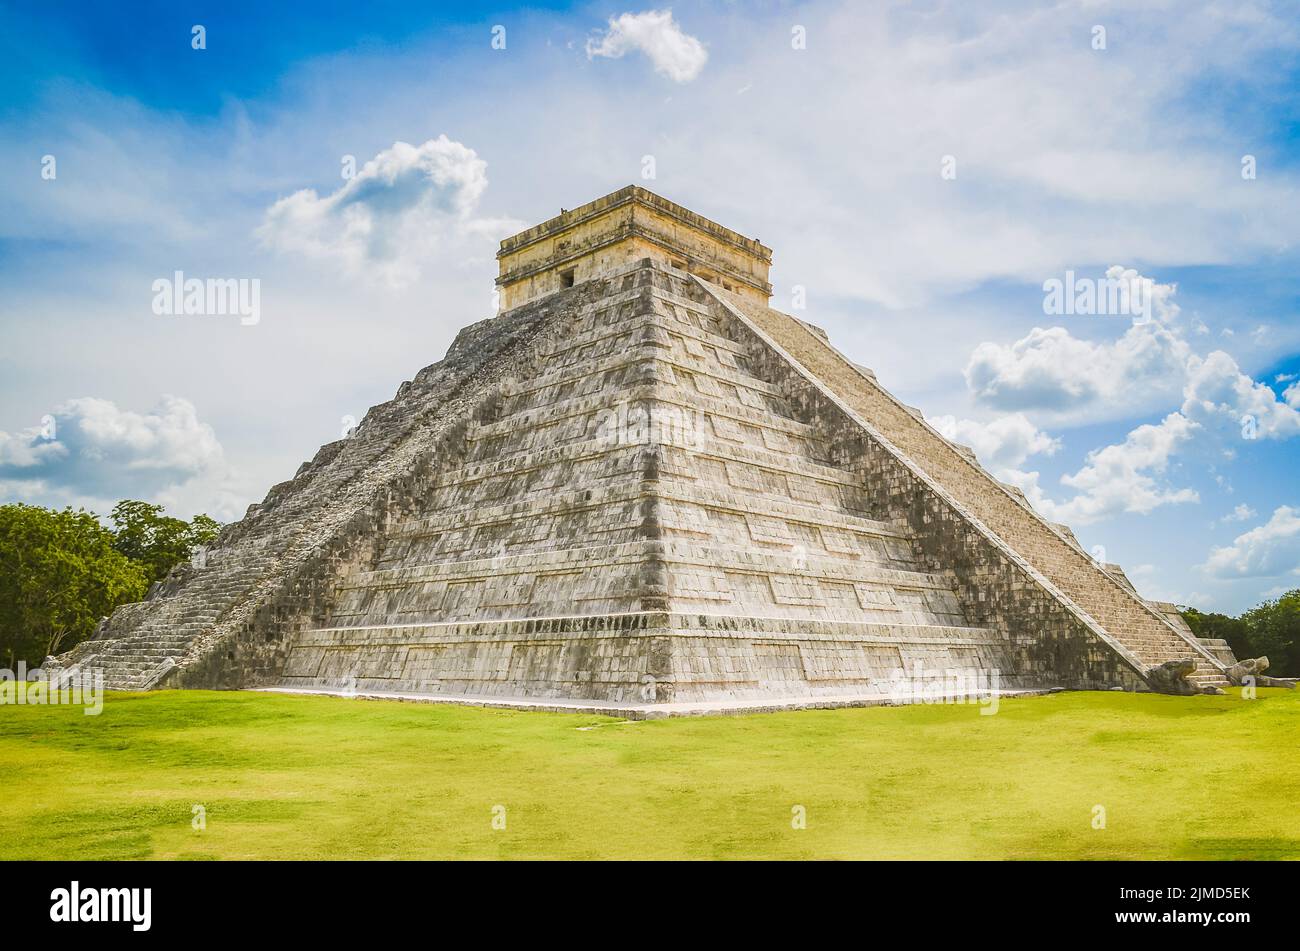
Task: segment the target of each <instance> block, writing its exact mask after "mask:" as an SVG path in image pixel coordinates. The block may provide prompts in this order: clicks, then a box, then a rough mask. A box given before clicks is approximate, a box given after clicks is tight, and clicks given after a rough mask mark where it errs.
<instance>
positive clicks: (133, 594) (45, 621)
mask: <svg viewBox="0 0 1300 951" xmlns="http://www.w3.org/2000/svg"><path fill="white" fill-rule="evenodd" d="M148 587H149V580H148V577H147V575H146V573H145V569H144V568H143V567H142V566H140V565H138V564H136V563H135V562H133V561H131V559H129V558H127V557H126V556H125V555H123V554H122V553H121V552H119V551H118V550H117V549H116V548H114V536H113V533H112V532H110V531H109V530H108V529H107V528H105V527H104V526H103V525H101V524H100V522H99V519H98V518H96V517H95V515H94V514H93V513H91V512H87V511H84V510H78V511H76V512H74V511H73V510H72V509H71V508H66V509H64V510H63V511H55V510H53V509H45V508H40V507H39V506H35V505H22V504H14V505H0V658H2V659H3V660H4V661H5V665H6V666H7V667H9V668H10V669H13V667H14V666H15V665H16V664H17V663H18V661H20V660H23V661H26V662H27V664H28V665H29V666H36V665H38V664H40V663H41V661H42V660H44V659H45V656H46V655H47V654H54V653H58V652H59V651H63V650H67V649H68V648H70V647H72V646H73V645H75V644H76V643H77V642H78V641H81V640H84V639H85V638H87V637H89V636H90V634H91V633H92V632H93V631H94V629H95V625H96V624H97V623H98V622H99V620H100V619H101V618H103V617H106V616H107V615H109V614H111V613H112V612H113V609H114V608H115V607H117V606H118V605H119V604H124V603H126V602H128V601H138V600H140V599H141V598H142V597H144V594H145V591H146V590H147V589H148Z"/></svg>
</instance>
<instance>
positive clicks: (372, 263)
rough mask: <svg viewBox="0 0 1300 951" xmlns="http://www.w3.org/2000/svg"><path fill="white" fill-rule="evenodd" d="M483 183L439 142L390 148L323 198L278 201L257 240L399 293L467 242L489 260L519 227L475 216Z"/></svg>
mask: <svg viewBox="0 0 1300 951" xmlns="http://www.w3.org/2000/svg"><path fill="white" fill-rule="evenodd" d="M487 184H488V181H487V162H485V161H483V159H481V158H479V157H478V155H477V154H476V153H475V152H474V150H473V149H471V148H467V147H466V146H464V145H462V144H461V143H459V142H453V141H452V140H450V139H448V138H447V137H446V136H445V135H441V136H439V137H438V138H436V139H430V140H429V141H427V142H425V143H424V144H423V145H418V146H416V145H410V144H409V143H406V142H394V143H393V145H392V147H391V148H388V149H385V150H384V151H382V152H380V153H379V154H378V155H376V156H375V157H374V158H373V159H371V160H370V161H368V162H366V163H365V165H364V166H362V167H361V169H360V170H359V171H357V173H356V175H354V176H353V177H352V178H351V179H349V180H348V181H347V182H346V183H345V184H344V185H343V186H342V187H340V188H338V189H337V190H336V191H334V192H332V193H331V194H329V195H326V196H325V197H323V198H322V197H321V196H320V195H318V194H317V193H316V191H315V190H314V189H310V188H305V189H302V190H300V191H297V192H294V193H293V194H292V195H289V196H288V197H287V198H281V199H280V200H279V201H277V202H276V203H275V204H274V205H272V206H271V207H270V208H269V209H267V211H266V214H265V216H264V218H263V221H262V224H261V226H260V227H259V228H258V230H257V234H258V237H259V238H260V239H261V240H262V242H263V243H264V244H266V245H267V246H269V247H273V248H275V249H277V250H280V251H288V252H292V253H297V254H302V255H305V256H307V257H313V258H328V259H335V260H338V261H340V262H342V263H343V264H344V266H345V267H347V268H348V270H349V271H350V272H352V273H354V274H360V275H363V276H374V277H378V278H379V279H380V280H382V281H384V282H386V283H388V284H390V285H392V286H395V287H403V286H405V285H407V284H409V283H410V282H412V281H413V280H415V279H416V278H418V277H419V275H420V272H421V270H422V268H424V267H426V266H427V265H428V264H429V263H430V262H431V261H432V260H433V259H435V257H437V256H439V255H442V256H445V255H447V254H449V253H454V254H458V255H459V254H463V250H462V249H463V246H464V245H465V243H466V242H469V243H471V245H473V244H477V245H479V246H480V247H481V249H482V253H490V252H492V251H495V248H493V247H492V246H491V242H492V241H494V240H496V239H499V238H501V237H504V236H505V235H506V234H508V233H509V232H511V231H515V230H518V229H520V228H522V227H523V225H522V224H521V223H520V222H516V221H512V220H506V219H485V218H479V217H477V216H476V214H475V213H476V210H477V208H478V204H479V200H480V199H481V198H482V197H483V192H484V191H485V190H486V189H487Z"/></svg>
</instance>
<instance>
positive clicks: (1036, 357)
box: [965, 266, 1191, 420]
mask: <svg viewBox="0 0 1300 951" xmlns="http://www.w3.org/2000/svg"><path fill="white" fill-rule="evenodd" d="M1106 275H1107V277H1110V278H1116V279H1124V280H1125V281H1126V286H1127V283H1136V282H1138V281H1144V280H1146V279H1145V278H1143V277H1142V276H1141V275H1139V274H1138V273H1137V272H1136V271H1133V270H1131V269H1124V268H1121V267H1119V266H1114V267H1111V268H1109V269H1108V270H1107V272H1106ZM1148 286H1150V287H1151V289H1152V290H1151V293H1152V297H1153V300H1152V303H1153V307H1152V315H1151V317H1152V319H1150V320H1145V319H1140V318H1135V319H1133V320H1132V322H1131V323H1130V325H1129V326H1128V327H1127V328H1126V329H1125V331H1124V333H1123V335H1122V336H1120V337H1119V338H1118V339H1117V340H1115V341H1113V342H1103V343H1094V342H1092V341H1089V340H1082V339H1079V338H1078V337H1075V336H1073V335H1072V334H1071V333H1070V331H1068V330H1066V329H1065V328H1064V327H1051V328H1047V329H1044V328H1041V327H1035V328H1034V329H1033V330H1031V331H1030V332H1029V334H1028V335H1027V336H1025V337H1023V338H1021V339H1020V340H1017V341H1016V342H1015V343H1013V344H1011V345H1010V346H1006V345H1002V344H998V343H992V342H986V343H982V344H980V345H979V346H978V347H976V348H975V350H974V351H973V352H972V353H971V356H970V360H969V361H968V362H967V365H966V369H965V377H966V385H967V388H968V389H969V390H970V392H971V394H972V395H973V396H974V398H975V399H976V400H977V401H978V402H980V403H983V404H985V405H987V406H991V407H994V408H997V409H1002V410H1039V411H1044V412H1047V413H1049V414H1051V415H1053V416H1056V417H1059V418H1061V419H1075V420H1082V419H1095V418H1099V417H1105V416H1108V415H1113V414H1123V415H1131V414H1132V413H1133V411H1134V408H1135V407H1136V406H1143V405H1149V404H1150V403H1151V401H1152V400H1153V399H1155V398H1159V397H1160V396H1164V397H1166V398H1172V397H1174V396H1176V395H1177V394H1178V392H1179V388H1180V387H1181V385H1182V381H1183V379H1184V378H1185V377H1186V368H1187V363H1188V360H1189V359H1190V357H1191V348H1190V347H1189V346H1188V344H1187V343H1186V342H1185V341H1184V340H1183V339H1182V335H1181V332H1180V329H1179V328H1178V327H1177V325H1176V320H1177V317H1178V312H1179V309H1178V305H1177V304H1176V303H1174V301H1173V295H1174V293H1175V290H1176V288H1175V286H1174V285H1172V284H1158V283H1155V282H1151V283H1150V284H1149V285H1148ZM1073 319H1074V320H1079V321H1099V320H1107V321H1113V320H1115V319H1116V318H1113V317H1082V316H1081V317H1075V318H1073Z"/></svg>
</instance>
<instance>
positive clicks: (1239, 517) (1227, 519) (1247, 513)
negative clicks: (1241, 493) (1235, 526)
mask: <svg viewBox="0 0 1300 951" xmlns="http://www.w3.org/2000/svg"><path fill="white" fill-rule="evenodd" d="M1258 514H1259V513H1258V512H1256V511H1255V510H1254V509H1253V508H1251V507H1250V506H1249V505H1247V504H1246V503H1245V502H1242V503H1241V504H1239V505H1237V506H1235V507H1234V508H1233V510H1232V511H1231V512H1229V513H1228V514H1227V515H1225V516H1223V517H1222V518H1221V519H1219V522H1218V524H1220V525H1230V524H1232V523H1233V522H1244V521H1247V520H1248V519H1252V518H1254V517H1255V516H1256V515H1258Z"/></svg>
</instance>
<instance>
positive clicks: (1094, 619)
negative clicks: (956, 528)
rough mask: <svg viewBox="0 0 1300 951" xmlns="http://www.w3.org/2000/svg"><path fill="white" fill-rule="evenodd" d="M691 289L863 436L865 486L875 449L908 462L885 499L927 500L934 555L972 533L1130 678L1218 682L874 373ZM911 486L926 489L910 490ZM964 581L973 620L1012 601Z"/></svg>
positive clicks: (1175, 633)
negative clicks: (1162, 671) (1174, 667)
mask: <svg viewBox="0 0 1300 951" xmlns="http://www.w3.org/2000/svg"><path fill="white" fill-rule="evenodd" d="M700 287H701V289H702V290H703V291H704V293H706V294H708V295H709V296H710V297H711V298H713V299H714V300H716V301H717V302H718V303H719V304H720V305H721V306H722V307H723V308H724V309H725V310H726V311H727V312H728V313H730V314H731V315H732V316H733V317H734V318H735V319H736V320H738V321H739V322H740V323H742V324H743V325H744V326H745V328H746V329H747V330H748V331H749V332H750V333H752V334H754V335H755V336H756V337H758V338H760V339H761V340H762V341H763V342H764V344H765V346H766V347H767V348H768V350H769V351H770V352H771V353H773V354H774V355H775V357H776V359H777V361H778V363H779V364H780V365H781V366H782V367H785V368H787V369H788V371H789V372H791V373H793V374H794V376H795V377H797V378H798V381H799V382H798V383H797V384H796V385H799V386H802V387H804V388H805V390H806V391H807V392H808V393H809V394H810V398H812V399H813V400H814V401H820V402H822V403H823V404H825V406H826V407H827V409H828V411H830V412H833V413H835V414H837V415H839V416H840V417H841V418H842V419H844V420H847V421H849V423H850V426H849V429H850V431H852V430H857V431H858V432H859V433H862V434H866V435H867V439H866V442H865V443H864V449H865V450H866V451H865V452H864V453H863V454H862V456H861V458H862V459H863V460H864V461H865V463H866V464H865V465H864V466H863V467H862V468H863V471H864V473H866V474H867V475H868V479H867V482H868V484H870V485H873V486H876V487H877V488H879V487H882V486H888V484H889V482H890V477H886V478H884V479H883V480H882V478H881V476H882V475H884V473H880V472H875V473H872V472H871V470H872V469H873V468H874V463H873V461H872V458H873V456H874V457H880V455H881V452H883V453H884V454H885V455H887V456H891V457H893V459H895V460H899V461H903V462H904V463H905V468H906V469H907V470H908V471H907V473H905V474H900V475H899V477H898V478H897V479H896V480H895V481H896V483H897V484H896V485H895V486H894V487H892V488H887V489H886V491H888V492H892V493H893V494H895V495H897V496H898V497H899V499H900V500H902V501H906V500H911V501H912V503H913V504H915V503H916V502H924V503H925V506H924V510H923V511H920V512H916V513H914V514H913V516H912V518H911V520H910V522H911V525H912V527H913V529H914V531H915V532H916V533H917V534H918V536H919V537H921V538H922V539H923V540H924V542H925V543H926V544H927V545H928V546H929V547H931V548H932V549H934V550H935V551H936V552H943V550H944V549H945V548H947V549H949V556H950V560H951V558H952V557H954V556H957V555H958V554H959V553H958V551H957V550H956V549H954V548H953V546H952V540H953V539H952V538H950V537H946V535H949V534H951V533H945V531H944V530H943V526H945V525H946V524H949V523H956V524H958V525H961V526H964V527H965V528H967V529H969V528H974V529H975V530H976V532H977V534H978V535H980V536H982V538H983V540H984V542H985V543H987V544H992V545H993V546H994V547H995V548H996V549H999V550H1000V552H1001V554H1002V557H1003V559H1004V560H1005V559H1009V560H1010V561H1011V562H1012V563H1014V564H1015V565H1016V568H1017V572H1018V575H1019V579H1020V580H1019V581H1018V582H1015V583H1014V584H1015V585H1017V586H1021V587H1023V586H1027V587H1028V588H1029V589H1031V590H1033V592H1034V594H1036V595H1041V594H1043V593H1046V594H1047V595H1048V597H1049V599H1050V601H1051V602H1052V603H1053V604H1055V605H1057V606H1058V607H1064V608H1065V609H1066V610H1067V611H1068V613H1069V614H1070V615H1072V616H1073V617H1074V619H1075V621H1076V623H1077V624H1078V625H1081V626H1082V627H1083V628H1086V629H1087V630H1088V631H1089V636H1090V637H1091V638H1092V639H1094V640H1096V641H1099V642H1100V643H1102V644H1104V645H1105V646H1106V648H1108V649H1109V651H1110V652H1111V653H1113V654H1114V655H1116V656H1117V657H1119V658H1120V659H1121V660H1122V661H1123V662H1124V663H1125V664H1126V665H1127V666H1128V667H1129V668H1131V669H1132V670H1133V671H1134V672H1136V673H1137V674H1139V676H1141V677H1143V678H1144V679H1147V678H1148V676H1149V672H1150V671H1151V670H1152V669H1153V668H1155V667H1158V666H1160V665H1162V664H1165V663H1167V662H1170V661H1180V660H1191V661H1193V662H1194V663H1195V665H1196V669H1195V672H1194V673H1193V674H1192V676H1191V677H1189V678H1188V679H1189V681H1191V682H1192V683H1195V684H1199V685H1201V686H1205V687H1214V686H1223V685H1225V684H1226V683H1227V681H1226V678H1225V677H1224V676H1223V674H1222V670H1221V665H1220V663H1219V662H1218V661H1217V659H1216V658H1215V657H1214V656H1213V654H1212V653H1211V652H1210V651H1208V650H1207V649H1206V648H1205V647H1204V646H1203V645H1201V644H1200V643H1199V642H1198V641H1196V639H1195V638H1194V637H1190V636H1189V633H1188V632H1186V631H1184V630H1180V629H1179V628H1178V627H1176V626H1175V625H1173V624H1171V623H1170V621H1169V620H1168V618H1166V617H1165V616H1164V615H1163V614H1162V613H1161V612H1160V611H1159V610H1157V609H1156V608H1154V607H1153V606H1152V605H1151V604H1149V603H1147V602H1146V601H1144V600H1143V599H1142V598H1141V597H1140V596H1139V595H1138V594H1137V593H1136V592H1135V591H1134V590H1133V589H1132V587H1131V586H1130V585H1128V584H1127V583H1125V580H1121V579H1119V578H1117V577H1116V576H1115V575H1113V574H1112V573H1111V572H1110V571H1108V570H1107V568H1106V566H1103V565H1100V564H1098V563H1097V562H1096V561H1095V560H1093V559H1092V558H1091V557H1089V556H1088V555H1087V554H1086V553H1085V552H1084V551H1083V550H1082V549H1081V548H1080V547H1079V545H1078V544H1077V542H1075V541H1074V540H1073V535H1072V534H1068V530H1066V532H1063V531H1062V529H1061V527H1059V526H1054V525H1052V524H1051V523H1050V522H1048V521H1046V520H1045V519H1043V518H1042V517H1041V516H1039V515H1038V513H1036V512H1035V511H1034V510H1033V509H1032V507H1031V506H1029V504H1028V503H1027V502H1026V501H1025V500H1024V498H1023V495H1021V494H1019V493H1018V492H1013V491H1011V490H1010V488H1009V487H1007V486H1004V485H1002V484H1001V483H999V482H998V481H997V480H996V479H994V478H993V477H992V476H990V475H989V473H988V472H986V471H985V470H984V469H983V468H981V467H980V466H979V464H978V463H977V462H976V461H975V460H974V458H973V456H972V455H971V454H970V453H968V452H964V451H962V449H961V448H960V447H957V446H954V445H953V444H952V443H949V442H948V441H947V440H945V439H944V438H943V437H942V436H940V435H939V434H938V433H937V432H936V431H935V430H934V429H933V428H932V427H930V426H929V425H928V424H926V423H925V421H924V419H923V418H921V417H920V414H919V413H917V412H916V411H914V410H911V409H910V408H908V407H906V406H904V405H903V404H902V403H900V402H899V401H898V400H897V399H895V398H894V397H893V396H892V395H890V394H889V393H888V392H887V391H885V390H884V389H883V388H882V387H881V386H880V385H879V384H878V383H877V382H876V380H875V378H874V376H873V375H871V374H870V373H869V372H864V371H863V370H862V368H861V367H858V366H857V365H855V364H854V363H852V362H851V361H849V360H848V359H847V358H845V357H844V356H843V355H842V354H840V353H839V352H838V351H836V350H835V349H834V348H833V347H832V346H831V345H830V344H829V342H828V341H827V340H826V339H825V336H824V335H822V334H819V333H817V332H816V331H815V330H814V329H811V328H810V327H809V326H808V325H806V324H804V323H803V322H801V321H799V320H796V319H794V318H792V317H790V316H788V315H786V314H782V313H780V312H778V311H775V310H772V309H771V308H768V307H762V306H759V305H756V304H754V303H753V302H751V301H746V300H743V299H741V298H739V297H737V296H735V295H732V294H728V293H727V292H725V291H722V290H720V289H717V288H714V287H712V286H710V285H707V284H703V283H701V284H700ZM886 468H889V467H888V466H887V467H886ZM918 484H920V485H923V486H924V487H925V491H918ZM957 534H960V532H958V533H957ZM961 574H962V575H963V576H964V578H963V585H964V586H966V587H967V588H968V590H967V591H966V592H965V593H964V595H963V601H964V603H966V604H967V605H968V607H969V608H970V610H972V611H973V612H974V614H973V616H975V617H979V618H990V619H993V618H996V617H997V616H998V614H999V613H1000V612H1001V609H1002V608H1003V606H1005V605H1011V604H1015V601H1016V599H1015V597H1014V596H1013V595H1014V591H1013V590H1006V589H1001V588H1000V583H999V582H995V581H994V580H993V579H990V578H985V577H984V572H983V570H982V569H980V568H979V566H978V565H973V566H969V567H966V568H963V569H962V571H961ZM981 604H983V605H984V607H983V608H981V607H980V605H981ZM1005 622H1006V623H1007V624H1008V626H1009V627H1010V628H1011V629H1012V630H1013V631H1014V630H1017V629H1018V628H1023V627H1025V625H1029V631H1028V632H1029V633H1033V632H1032V626H1033V625H1032V620H1031V619H1030V618H1018V617H1007V618H1005Z"/></svg>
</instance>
